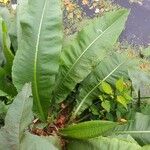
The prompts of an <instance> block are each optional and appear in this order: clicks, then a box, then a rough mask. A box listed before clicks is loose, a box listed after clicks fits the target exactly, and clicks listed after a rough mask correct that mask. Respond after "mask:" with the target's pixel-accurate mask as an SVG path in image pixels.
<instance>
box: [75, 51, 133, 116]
mask: <svg viewBox="0 0 150 150" xmlns="http://www.w3.org/2000/svg"><path fill="white" fill-rule="evenodd" d="M131 64H132V63H131V62H130V60H129V59H128V57H127V56H126V55H124V54H119V53H113V54H111V55H109V56H107V57H106V58H104V59H103V60H102V61H101V63H100V64H99V65H98V66H97V67H96V68H95V69H94V70H93V72H92V73H91V74H90V75H89V76H88V77H87V78H86V79H85V81H84V82H83V84H82V88H81V90H80V94H79V97H78V99H77V108H76V110H75V112H74V114H73V115H74V117H75V116H76V115H77V114H78V113H79V112H82V111H83V110H84V109H85V108H87V107H88V106H90V105H91V104H92V100H93V99H95V98H98V96H99V95H100V86H101V84H102V83H103V82H104V81H106V82H108V83H109V84H113V85H114V84H115V83H116V81H117V80H118V79H120V78H121V77H122V76H123V77H124V78H127V77H128V66H132V65H131Z"/></svg>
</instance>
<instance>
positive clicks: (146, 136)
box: [114, 113, 150, 145]
mask: <svg viewBox="0 0 150 150" xmlns="http://www.w3.org/2000/svg"><path fill="white" fill-rule="evenodd" d="M114 133H117V134H131V136H132V137H133V138H135V139H136V140H137V141H138V142H139V143H140V144H142V145H144V144H150V115H143V114H141V113H136V115H135V118H134V119H133V121H130V122H129V123H128V124H126V125H122V126H119V127H117V128H116V129H115V131H114Z"/></svg>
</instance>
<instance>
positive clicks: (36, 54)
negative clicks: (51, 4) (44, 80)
mask: <svg viewBox="0 0 150 150" xmlns="http://www.w3.org/2000/svg"><path fill="white" fill-rule="evenodd" d="M46 4H47V0H45V3H44V7H43V11H42V15H41V20H40V24H39V30H38V35H37V40H36V47H35V58H34V69H33V74H34V80H33V83H34V87H35V96H36V102H37V106H38V109H39V112H40V115H41V116H42V118H44V120H45V115H44V112H43V109H42V106H41V102H40V98H39V94H38V93H39V92H38V85H37V59H38V51H39V41H40V35H41V30H42V24H43V19H44V14H45V10H46Z"/></svg>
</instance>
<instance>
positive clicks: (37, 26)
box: [13, 0, 63, 121]
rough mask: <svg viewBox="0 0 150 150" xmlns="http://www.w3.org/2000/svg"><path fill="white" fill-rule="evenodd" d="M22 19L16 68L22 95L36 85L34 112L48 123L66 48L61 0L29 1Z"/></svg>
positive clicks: (16, 80) (16, 79)
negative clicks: (24, 89)
mask: <svg viewBox="0 0 150 150" xmlns="http://www.w3.org/2000/svg"><path fill="white" fill-rule="evenodd" d="M25 8H26V10H24V14H22V16H20V24H21V35H20V33H19V35H20V36H21V38H20V40H19V39H18V51H17V54H16V57H15V60H14V65H13V81H14V84H15V86H16V87H17V89H18V91H19V90H20V89H21V87H22V86H23V85H24V83H26V82H32V91H33V96H34V110H35V111H36V113H37V114H38V115H39V117H40V119H42V120H43V121H45V120H46V119H47V111H48V108H49V105H50V97H51V93H52V89H53V86H54V84H55V75H56V74H57V72H58V68H59V55H60V51H61V47H62V35H63V34H62V28H61V26H62V18H61V14H62V12H61V8H60V1H59V0H55V1H54V0H43V1H36V0H32V1H28V5H27V6H26V7H25Z"/></svg>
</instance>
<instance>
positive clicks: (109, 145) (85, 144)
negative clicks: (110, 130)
mask: <svg viewBox="0 0 150 150" xmlns="http://www.w3.org/2000/svg"><path fill="white" fill-rule="evenodd" d="M139 148H140V146H139V145H138V144H136V143H134V142H131V141H128V139H126V140H124V139H122V140H121V139H117V138H112V137H98V138H93V139H90V140H85V141H82V140H76V141H75V140H72V141H70V142H69V144H68V150H77V149H79V150H138V149H139Z"/></svg>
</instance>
